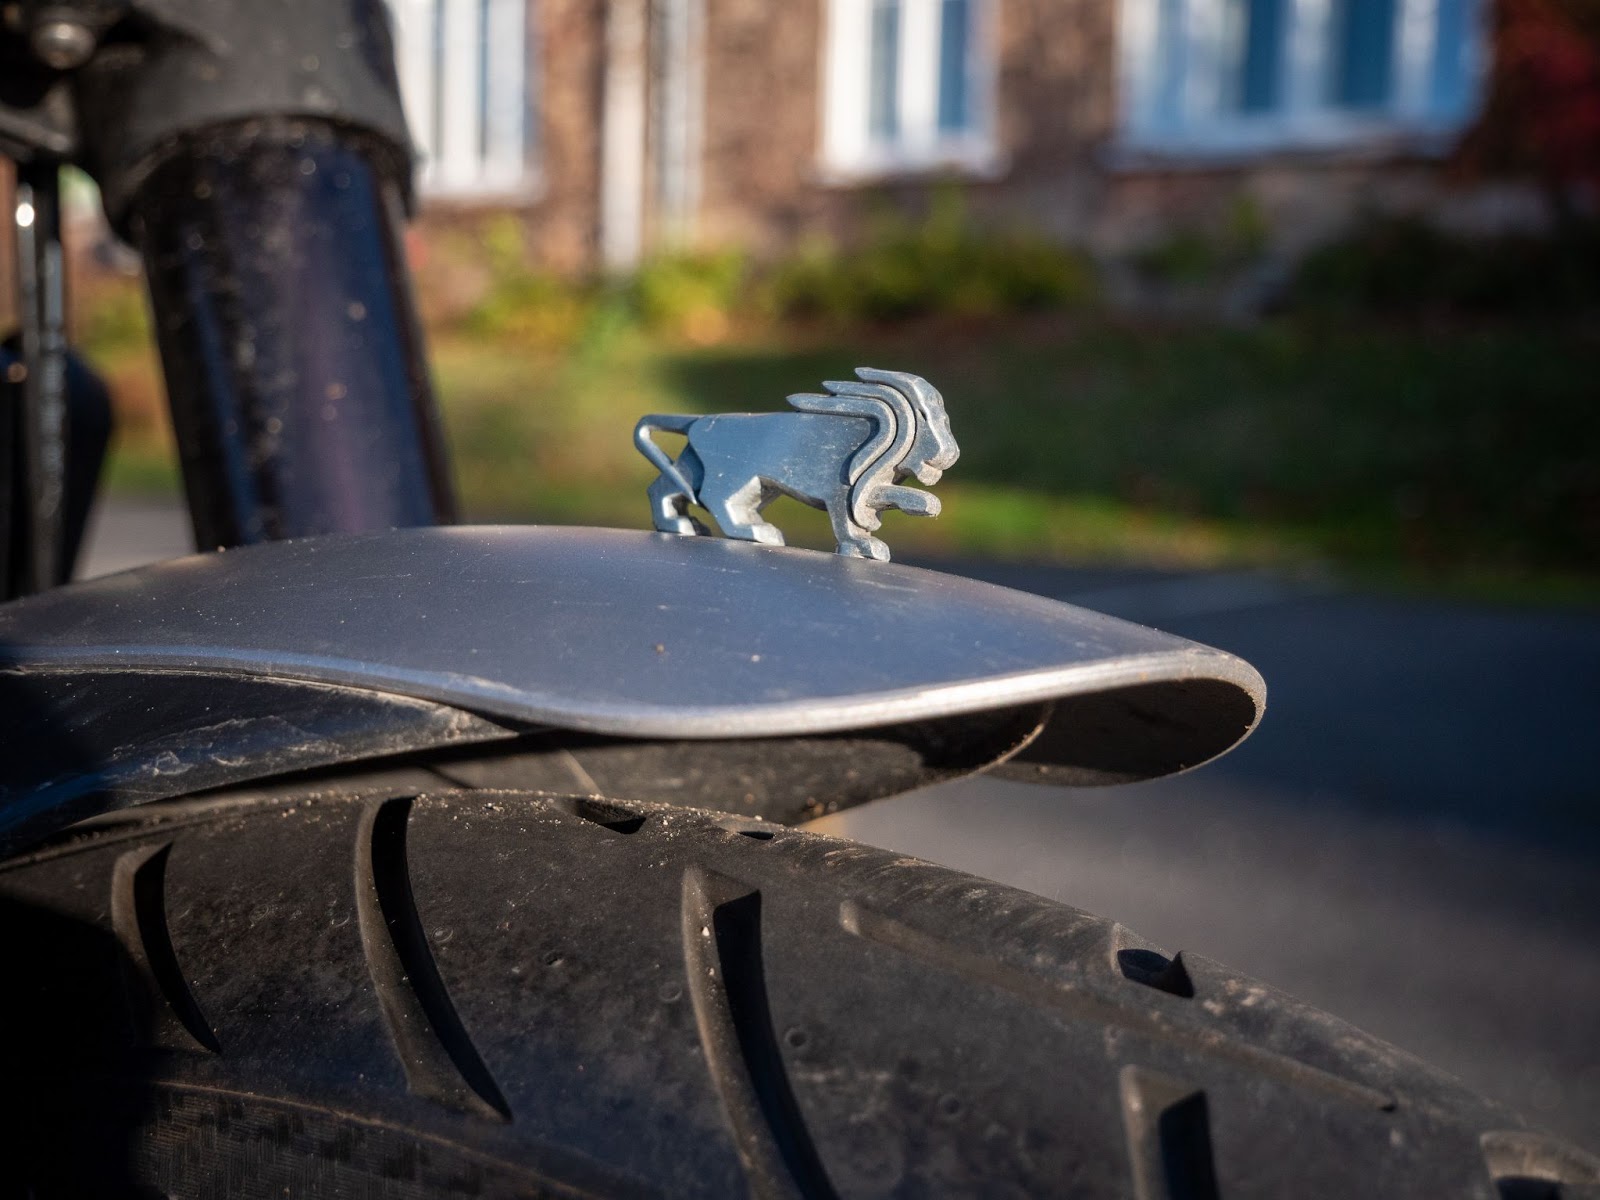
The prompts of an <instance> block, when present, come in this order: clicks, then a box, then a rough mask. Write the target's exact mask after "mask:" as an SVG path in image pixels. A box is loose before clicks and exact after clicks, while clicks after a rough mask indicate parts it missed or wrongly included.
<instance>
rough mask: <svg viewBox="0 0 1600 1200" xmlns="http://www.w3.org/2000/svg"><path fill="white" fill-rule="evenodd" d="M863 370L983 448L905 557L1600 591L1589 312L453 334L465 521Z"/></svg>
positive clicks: (617, 468)
mask: <svg viewBox="0 0 1600 1200" xmlns="http://www.w3.org/2000/svg"><path fill="white" fill-rule="evenodd" d="M118 355H119V357H118V358H117V361H116V363H114V364H113V367H114V369H113V370H112V372H111V375H112V379H113V384H114V386H115V387H116V388H117V389H118V391H119V393H122V392H126V391H129V390H131V391H132V392H134V393H137V392H140V391H141V390H142V391H145V392H148V391H149V390H150V389H151V388H152V387H153V386H154V383H153V380H154V373H153V372H154V368H153V365H151V364H150V363H149V361H148V359H143V360H141V359H140V358H139V357H138V352H137V351H128V350H126V349H119V351H118ZM141 363H143V365H140V364H141ZM862 363H871V364H873V365H879V366H886V367H891V368H901V369H911V370H916V371H918V372H919V373H922V374H926V375H927V376H928V377H929V378H931V379H933V380H934V382H935V383H936V384H938V385H939V386H940V387H941V389H942V390H943V392H944V394H945V397H946V400H947V402H948V404H949V408H950V412H951V415H952V420H953V422H954V426H955V430H956V433H957V436H958V437H959V438H960V441H961V444H962V447H963V457H962V461H961V463H960V464H958V465H957V466H956V468H954V470H953V471H952V473H951V475H950V477H949V479H948V481H947V482H946V483H944V484H942V485H941V486H940V488H939V495H940V496H941V497H942V499H943V501H944V516H943V517H941V518H940V519H939V520H937V521H928V520H919V519H913V518H908V517H904V516H901V515H899V514H893V513H891V514H887V516H886V521H885V530H884V536H885V537H886V538H887V539H888V540H889V541H890V542H891V544H892V545H893V546H894V547H895V548H896V550H897V551H900V552H901V553H902V554H934V555H959V556H994V557H1005V558H1015V559H1028V560H1040V561H1072V562H1081V561H1116V562H1123V563H1148V564H1156V565H1162V566H1172V567H1200V568H1203V567H1216V566H1239V565H1270V566H1277V567H1290V568H1301V567H1306V566H1317V565H1323V566H1332V567H1334V568H1337V569H1341V570H1344V571H1347V572H1352V573H1355V574H1357V575H1361V576H1365V577H1370V578H1378V579H1382V580H1384V581H1386V582H1389V583H1394V584H1399V585H1401V586H1423V587H1430V588H1437V587H1444V588H1448V589H1451V590H1457V591H1462V590H1465V591H1469V592H1472V593H1474V594H1479V595H1488V596H1494V597H1504V598H1512V599H1516V598H1530V597H1531V598H1543V599H1554V600H1563V601H1568V600H1579V601H1585V600H1593V599H1594V598H1596V597H1597V596H1600V569H1597V568H1596V565H1595V563H1596V561H1597V557H1596V553H1595V552H1596V550H1597V549H1600V462H1597V457H1600V456H1597V452H1596V450H1595V446H1596V442H1597V439H1596V437H1595V434H1596V432H1600V418H1597V417H1596V415H1595V414H1596V409H1595V405H1594V401H1593V396H1594V391H1593V387H1594V384H1593V381H1594V380H1595V379H1596V378H1600V334H1597V333H1596V331H1594V330H1592V329H1586V328H1582V327H1570V326H1569V327H1559V326H1550V327H1532V326H1513V327H1498V328H1477V329H1474V328H1454V329H1439V328H1435V329H1422V328H1411V329H1406V328H1377V327H1372V326H1360V327H1357V326H1348V325H1328V326H1318V325H1311V324H1305V323H1282V324H1269V325H1265V326H1260V327H1255V328H1249V329H1219V328H1216V327H1205V326H1187V327H1174V328H1151V327H1148V326H1137V325H1130V324H1126V323H1120V322H1113V321H1108V320H1104V319H1088V318H1061V317H1056V318H1040V319H1034V320H1027V321H1016V320H1013V321H1009V322H976V323H974V322H967V323H948V322H945V323H939V324H927V323H924V324H918V325H913V326H908V327H902V328H900V329H898V330H893V331H877V332H857V333H852V334H837V333H825V332H820V331H819V332H813V333H810V334H807V333H804V332H797V331H795V330H789V331H787V332H774V331H772V330H770V329H769V330H767V331H764V332H755V333H750V334H746V335H737V336H734V337H731V338H730V339H729V340H728V341H727V342H726V343H724V344H721V345H716V346H711V347H705V346H697V345H694V344H691V343H689V342H687V341H675V340H672V339H670V338H665V337H663V336H661V335H656V334H650V333H647V332H644V331H642V330H640V329H639V328H637V327H636V326H634V325H632V324H630V323H629V322H628V321H627V320H626V319H624V318H622V317H620V316H618V315H616V314H612V315H610V316H607V315H606V314H604V313H602V314H601V315H600V316H599V317H597V318H596V319H595V320H593V321H591V322H590V325H589V326H588V327H587V328H586V330H585V332H584V334H583V336H582V337H580V338H579V339H578V340H577V343H576V345H575V346H574V347H573V348H570V349H568V350H565V351H563V350H558V349H555V348H553V347H548V346H547V347H545V348H530V347H528V346H527V345H525V344H519V342H517V341H515V340H511V339H507V338H498V339H496V338H484V337H475V336H466V335H457V336H455V337H453V338H452V337H447V338H443V339H439V340H438V341H436V344H435V346H434V365H435V374H436V378H437V382H438V385H439V391H440V394H441V398H442V401H443V406H444V409H445V415H446V424H447V428H448V430H449V435H450V440H451V446H452V451H453V455H454V458H455V461H456V466H457V477H458V482H459V486H460V490H461V495H462V498H463V503H464V509H465V511H466V513H467V514H468V515H469V516H470V517H473V518H475V519H492V520H518V521H521V520H537V521H551V522H572V523H595V524H610V525H621V526H627V527H635V528H640V527H644V526H645V524H646V523H647V514H646V510H645V504H644V495H643V492H644V488H645V486H646V484H647V483H648V481H649V479H650V478H651V474H652V472H651V471H650V468H649V467H648V465H647V464H646V463H645V462H644V461H643V459H641V458H640V457H639V456H638V455H637V453H636V452H635V451H634V449H633V447H632V444H631V441H630V437H629V434H630V431H631V429H632V426H633V423H634V421H635V420H636V419H637V418H638V417H639V415H641V414H643V413H646V412H661V411H665V412H673V411H680V412H696V411H723V410H737V409H772V408H780V407H782V406H783V397H784V395H785V394H786V393H788V392H790V391H796V390H804V389H812V388H815V387H816V386H817V385H818V384H819V383H820V382H821V381H822V380H823V379H825V378H839V377H841V376H843V375H845V374H846V373H847V372H848V371H849V369H850V368H851V367H853V366H855V365H858V364H862ZM126 404H127V406H128V407H129V408H130V410H131V411H132V412H133V413H134V414H135V416H136V418H137V419H136V420H135V421H134V422H133V426H132V429H131V431H130V433H129V434H128V436H126V437H124V438H123V439H122V441H121V442H120V443H119V446H118V450H117V453H116V456H115V461H114V463H113V468H112V472H111V482H112V485H113V486H114V487H119V488H127V489H135V490H140V491H148V490H150V489H152V488H156V489H160V488H163V487H165V488H167V489H169V490H170V489H172V488H174V486H175V482H174V474H173V470H172V467H171V465H170V451H169V450H168V449H167V441H166V435H165V431H164V428H163V426H162V423H161V421H160V419H159V418H158V417H152V415H151V412H152V407H153V406H152V404H151V402H150V401H149V399H148V397H146V399H144V400H139V399H137V397H136V396H135V397H133V398H130V399H128V400H127V401H126ZM775 517H776V519H777V520H778V521H779V523H780V524H781V525H782V526H783V527H784V528H785V530H786V531H787V532H788V533H789V535H790V540H791V542H793V543H795V544H801V545H813V546H826V545H828V544H829V542H828V533H827V526H826V522H825V520H824V519H823V518H822V516H821V514H816V513H812V512H810V511H809V510H805V509H802V508H800V507H799V506H798V505H794V504H785V505H784V506H783V508H782V510H781V512H780V511H776V510H775Z"/></svg>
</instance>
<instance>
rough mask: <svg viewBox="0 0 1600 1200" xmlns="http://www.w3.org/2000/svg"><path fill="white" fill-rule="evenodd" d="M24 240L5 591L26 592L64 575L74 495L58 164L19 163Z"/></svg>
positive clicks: (15, 219)
mask: <svg viewBox="0 0 1600 1200" xmlns="http://www.w3.org/2000/svg"><path fill="white" fill-rule="evenodd" d="M11 218H12V228H13V231H14V233H15V239H16V250H17V254H16V264H17V265H16V270H17V302H18V303H17V308H18V317H19V319H20V320H19V324H20V329H19V333H18V346H17V350H18V357H17V358H15V359H12V358H10V357H9V356H4V357H5V359H6V370H7V373H8V375H9V376H10V377H9V378H8V379H7V380H6V382H7V383H8V384H10V385H12V386H11V388H10V391H11V394H12V395H13V396H14V397H15V399H16V401H17V403H18V405H19V411H18V412H17V413H16V414H15V416H14V417H13V416H12V414H9V413H7V414H3V415H4V417H5V418H6V419H7V420H11V421H13V424H12V426H11V428H12V430H13V431H14V436H15V437H16V439H17V443H16V445H15V446H14V447H13V455H14V457H13V459H12V463H13V464H14V466H15V467H16V469H17V471H18V478H17V479H16V481H15V484H14V485H13V487H12V488H11V489H10V493H11V497H12V498H14V501H15V503H16V504H17V510H16V511H14V512H12V513H10V514H9V524H10V529H9V533H8V532H7V531H0V542H9V547H8V553H7V554H6V555H5V556H4V557H5V559H6V560H7V561H5V563H4V573H5V578H4V579H3V580H0V594H3V595H4V596H17V595H26V594H27V593H29V592H40V591H43V590H44V589H45V588H48V587H53V586H55V585H56V584H57V583H60V582H63V579H64V565H65V564H64V562H63V546H62V536H61V521H62V506H63V502H64V498H65V495H66V441H67V412H66V350H67V339H66V312H65V310H66V302H65V294H66V283H65V280H64V278H63V265H62V256H61V193H60V184H59V172H58V169H57V165H56V164H55V163H54V162H50V161H33V162H23V163H18V164H17V179H16V195H15V198H14V202H13V205H12V214H11Z"/></svg>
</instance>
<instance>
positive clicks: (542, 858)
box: [0, 783, 1600, 1200]
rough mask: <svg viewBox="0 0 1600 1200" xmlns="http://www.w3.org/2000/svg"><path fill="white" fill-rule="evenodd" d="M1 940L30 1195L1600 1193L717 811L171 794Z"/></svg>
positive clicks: (1035, 925) (1376, 1079) (1264, 1026)
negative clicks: (181, 798)
mask: <svg viewBox="0 0 1600 1200" xmlns="http://www.w3.org/2000/svg"><path fill="white" fill-rule="evenodd" d="M0 938H3V940H4V945H5V951H4V957H3V959H0V961H3V962H4V963H5V964H6V970H5V972H4V976H5V978H4V984H3V988H0V1014H3V1017H4V1022H3V1024H0V1028H3V1029H4V1030H5V1031H6V1033H7V1041H8V1043H9V1051H8V1053H7V1054H6V1056H5V1058H4V1059H0V1089H3V1096H4V1100H3V1102H0V1103H3V1104H4V1106H5V1112H4V1114H3V1121H0V1150H3V1153H0V1193H3V1192H4V1191H5V1189H6V1188H8V1187H9V1188H10V1189H11V1190H12V1193H13V1194H16V1195H19V1196H22V1195H25V1196H30V1197H37V1198H39V1200H47V1198H50V1197H58V1196H120V1195H136V1196H168V1197H214V1196H228V1197H234V1196H239V1197H269V1196H270V1197H282V1196H373V1197H434V1196H457V1195H463V1196H539V1197H544V1196H550V1197H555V1196H604V1197H618V1196H696V1197H698V1196H708V1197H710V1196H715V1197H724V1196H740V1195H748V1196H752V1197H758V1198H769V1197H807V1198H821V1197H835V1196H839V1197H844V1196H958V1195H975V1196H978V1195H981V1196H986V1197H994V1196H1019V1197H1020V1196H1028V1197H1035V1196H1071V1197H1091V1198H1100V1197H1126V1198H1137V1200H1179V1198H1193V1200H1216V1198H1224V1197H1225V1198H1237V1197H1332V1196H1351V1197H1363V1198H1367V1200H1372V1198H1376V1197H1408V1198H1410V1197H1425V1196H1428V1197H1432V1196H1439V1197H1444V1196H1450V1197H1481V1198H1482V1200H1513V1198H1514V1200H1532V1198H1534V1197H1541V1198H1545V1197H1556V1196H1560V1197H1566V1198H1571V1197H1578V1196H1584V1195H1588V1196H1594V1195H1600V1164H1597V1162H1596V1160H1595V1159H1593V1158H1592V1157H1589V1156H1587V1155H1585V1154H1584V1153H1583V1152H1582V1151H1579V1150H1577V1149H1575V1148H1572V1147H1570V1146H1566V1145H1564V1144H1563V1143H1561V1142H1559V1141H1556V1140H1555V1139H1552V1138H1548V1137H1545V1136H1542V1135H1539V1134H1536V1133H1532V1132H1529V1131H1527V1130H1526V1129H1524V1128H1523V1126H1522V1124H1521V1122H1520V1121H1519V1120H1518V1119H1517V1118H1516V1117H1515V1116H1513V1115H1512V1114H1510V1113H1508V1112H1506V1111H1504V1110H1503V1109H1501V1108H1499V1107H1497V1106H1496V1105H1494V1104H1492V1103H1490V1102H1489V1101H1486V1100H1484V1099H1482V1098H1480V1097H1478V1096H1476V1095H1474V1094H1473V1093H1471V1092H1469V1091H1467V1090H1466V1089H1464V1088H1463V1087H1462V1086H1461V1085H1459V1084H1457V1083H1455V1082H1454V1081H1452V1080H1451V1079H1449V1078H1448V1077H1446V1076H1443V1075H1442V1074H1440V1073H1438V1072H1436V1071H1434V1070H1432V1069H1430V1068H1428V1067H1427V1066H1425V1065H1424V1064H1422V1063H1420V1062H1418V1061H1417V1060H1416V1059H1414V1058H1412V1057H1410V1056H1409V1055H1407V1054H1405V1053H1403V1052H1401V1051H1399V1050H1396V1049H1395V1048H1393V1047H1391V1046H1388V1045H1386V1044H1384V1043H1383V1042H1381V1041H1379V1040H1377V1039H1375V1038H1372V1037H1370V1036H1368V1035H1366V1034H1364V1033H1361V1032H1359V1031H1358V1030H1356V1029H1354V1028H1351V1027H1350V1026H1348V1025H1346V1024H1344V1023H1342V1022H1340V1021H1338V1020H1336V1019H1334V1018H1332V1017H1330V1016H1327V1015H1326V1014H1324V1013H1322V1012H1319V1011H1317V1010H1316V1009H1314V1008H1312V1007H1310V1006H1308V1005H1305V1004H1302V1003H1299V1002H1298V1001H1296V1000H1294V999H1292V998H1290V997H1288V996H1286V995H1284V994H1282V993H1279V992H1276V991H1274V990H1273V989H1272V988H1270V987H1267V986H1265V985H1263V984H1260V983H1257V982H1255V981H1254V980H1251V979H1248V978H1245V977H1242V976H1240V975H1238V974H1236V973H1234V972H1231V971H1229V970H1228V969H1226V968H1225V967H1222V966H1220V965H1218V964H1216V963H1214V962H1211V961H1210V960H1208V959H1205V958H1202V957H1199V956H1197V955H1192V954H1186V953H1180V954H1172V955H1168V954H1167V953H1166V952H1164V951H1162V950H1160V949H1158V948H1156V947H1154V946H1151V945H1149V944H1147V943H1146V942H1144V941H1143V940H1141V939H1140V938H1139V937H1137V936H1136V935H1135V934H1133V933H1132V932H1130V931H1129V930H1127V929H1125V928H1123V927H1122V926H1120V925H1117V924H1115V923H1112V922H1110V921H1105V920H1102V919H1100V918H1098V917H1094V916H1090V915H1088V914H1085V913H1082V912H1079V911H1077V910H1075V909H1072V908H1069V907H1066V906H1064V905H1061V904H1057V903H1054V902H1052V901H1049V900H1045V899H1041V898H1039V897H1037V896H1033V895H1029V894H1027V893H1024V892H1020V891H1017V890H1014V889H1012V888H1008V887H1003V886H1000V885H998V884H994V883H990V882H986V881H984V880H981V879H977V878H974V877H971V876H968V875H964V874H961V873H958V872H955V871H950V870H946V869H944V868H941V867H937V866H933V865H930V864H928V863H925V862H921V861H918V860H915V859H910V858H905V857H901V856H898V855H895V854H891V853H887V852H884V851H880V850H875V849H870V848H868V847H865V846H861V845H857V844H854V843H851V842H848V841H842V840H839V839H835V838H830V837H824V836H819V835H815V834H811V833H807V832H803V831H797V830H789V829H784V828H780V827H775V826H770V825H766V824H763V823H760V822H754V821H751V820H749V819H745V818H737V817H730V816H724V815H719V814H716V813H710V812H701V811H694V810H686V809H681V808H671V807H664V806H658V805H648V804H626V805H624V804H617V803H612V802H605V801H600V800H596V799H592V798H582V797H563V796H554V795H545V794H533V793H526V792H508V791H460V790H454V791H452V790H441V791H437V792H434V791H428V790H426V789H424V790H421V791H420V792H419V791H418V789H416V788H414V787H407V788H397V787H393V786H389V787H381V786H377V785H371V786H352V785H350V784H348V783H345V784H341V785H339V786H337V787H328V788H318V787H314V786H313V787H301V788H298V789H296V788H282V789H278V790H273V789H263V790H259V791H256V792H246V793H241V794H235V795H227V796H214V797H210V798H200V799H191V800H186V801H178V802H168V803H164V804H157V805H150V806H147V807H144V808H140V809H135V810H131V811H129V812H126V813H123V814H119V815H117V816H115V817H113V818H109V819H101V820H98V821H95V822H91V823H89V824H88V825H85V826H80V827H78V828H75V829H73V830H69V831H68V832H67V833H65V834H62V835H59V836H58V837H57V838H56V839H55V840H53V841H52V842H50V843H48V844H46V845H43V846H40V847H37V848H35V849H34V850H33V851H32V852H31V853H29V854H28V855H26V856H24V857H20V858H17V859H14V860H12V861H10V862H9V863H6V864H4V865H3V866H0ZM1563 1189H1565V1190H1563Z"/></svg>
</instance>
